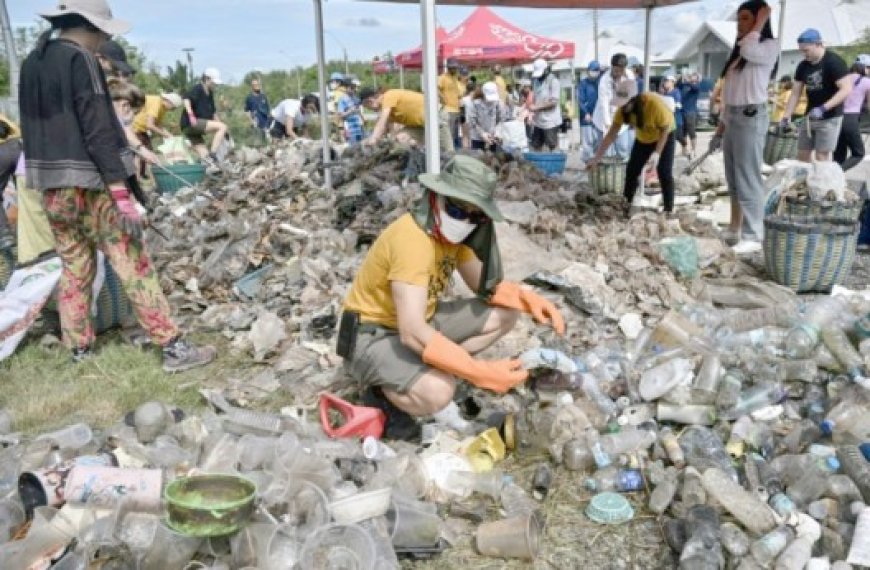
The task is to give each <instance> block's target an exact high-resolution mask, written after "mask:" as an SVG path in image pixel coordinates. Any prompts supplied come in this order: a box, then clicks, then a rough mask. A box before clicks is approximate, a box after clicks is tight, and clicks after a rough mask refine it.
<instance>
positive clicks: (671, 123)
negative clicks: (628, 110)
mask: <svg viewBox="0 0 870 570" xmlns="http://www.w3.org/2000/svg"><path fill="white" fill-rule="evenodd" d="M635 104H636V105H640V106H641V113H642V114H643V127H640V126H638V125H637V124H636V123H637V115H636V114H634V113H632V114H631V115H630V116H629V117H628V121H626V120H625V117H623V116H622V109H618V110H617V111H616V114H614V116H613V124H614V126H616V127H622V125H623V124H624V123H626V122H627V123H628V124H629V125H631V126H632V127H634V130H635V137H636V138H637V140H638V141H639V142H642V143H644V144H650V143H654V142H656V141H658V140H659V136H661V130H662V129H667V130H668V131H673V130H674V129H676V128H677V123H676V121H675V120H674V114H673V113H672V112H671V110H670V109H668V106H667V105H666V104H665V102H664V101H662V98H661V97H660V96H659V95H656V94H655V93H641V94H640V95H638V96H637V100H636V101H635Z"/></svg>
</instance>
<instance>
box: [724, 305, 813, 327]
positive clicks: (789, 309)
mask: <svg viewBox="0 0 870 570" xmlns="http://www.w3.org/2000/svg"><path fill="white" fill-rule="evenodd" d="M796 317H797V311H796V309H795V307H794V306H793V305H774V306H772V307H762V308H760V309H747V310H744V311H734V312H733V313H731V314H729V315H727V316H725V317H724V318H723V319H722V320H721V322H720V324H719V326H720V327H727V328H729V329H731V330H732V331H734V332H745V331H751V330H754V329H760V328H762V327H782V328H786V327H790V326H791V325H792V324H794V321H795V318H796Z"/></svg>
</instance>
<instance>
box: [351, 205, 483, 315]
mask: <svg viewBox="0 0 870 570" xmlns="http://www.w3.org/2000/svg"><path fill="white" fill-rule="evenodd" d="M473 259H475V255H474V252H473V251H472V250H471V248H469V247H468V246H465V245H453V244H446V243H442V242H440V241H437V240H435V239H433V238H432V237H430V236H429V235H428V234H427V233H426V232H425V231H423V229H422V228H421V227H420V226H419V225H417V222H416V221H414V218H413V217H412V216H411V214H405V215H404V216H402V217H401V218H399V219H398V220H396V221H395V222H393V223H392V224H390V225H389V226H387V229H385V230H384V231H383V233H382V234H381V235H380V236H378V239H377V240H375V243H374V244H373V245H372V248H371V250H369V253H368V255H366V258H365V260H364V261H363V264H362V266H361V267H360V269H359V272H358V273H357V274H356V277H355V278H354V280H353V285H351V288H350V293H348V295H347V298H346V299H345V301H344V308H345V309H349V310H351V311H356V312H358V313H359V314H360V320H361V321H362V322H364V323H373V324H378V325H382V326H385V327H390V328H397V327H398V325H397V321H396V305H395V303H394V302H393V291H392V289H391V282H392V281H400V282H402V283H408V284H411V285H418V286H420V287H426V288H427V291H428V295H427V296H428V300H427V303H426V320H427V321H428V320H429V319H431V318H432V315H434V314H435V309H436V308H437V306H438V299H439V298H440V297H441V295H442V294H443V293H444V290H445V289H447V285H448V284H449V283H450V277H451V276H452V275H453V270H454V269H456V267H457V266H459V265H461V264H463V263H466V262H468V261H471V260H473Z"/></svg>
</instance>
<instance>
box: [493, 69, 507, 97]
mask: <svg viewBox="0 0 870 570" xmlns="http://www.w3.org/2000/svg"><path fill="white" fill-rule="evenodd" d="M492 82H493V83H495V86H496V87H498V98H499V99H501V102H502V103H507V84H506V83H505V82H504V77H502V76H501V75H496V76H495V77H493V78H492Z"/></svg>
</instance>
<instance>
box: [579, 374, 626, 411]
mask: <svg viewBox="0 0 870 570" xmlns="http://www.w3.org/2000/svg"><path fill="white" fill-rule="evenodd" d="M581 385H582V386H583V393H584V394H586V397H587V398H589V399H590V400H591V401H592V402H593V403H594V404H595V406H596V407H597V408H598V409H599V410H600V411H601V413H602V414H603V415H604V416H605V417H607V418H612V417H614V416H615V415H616V413H617V411H618V409H617V407H616V403H614V401H613V400H612V399H611V398H610V396H608V395H607V394H605V393H604V392H603V391H602V390H601V387H600V386H599V384H598V379H597V378H596V377H595V376H593V375H592V374H582V384H581Z"/></svg>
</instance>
